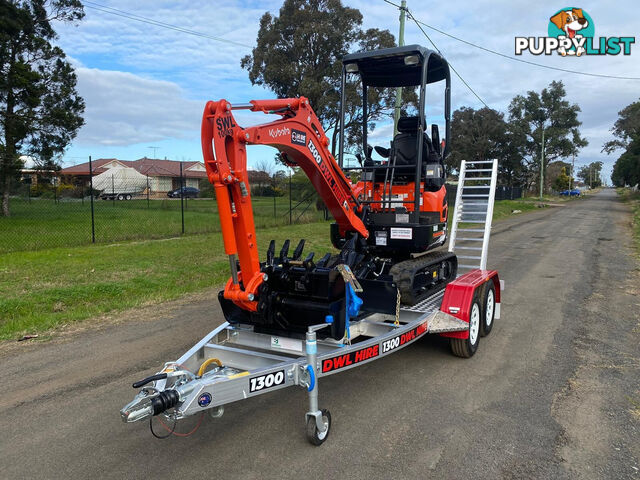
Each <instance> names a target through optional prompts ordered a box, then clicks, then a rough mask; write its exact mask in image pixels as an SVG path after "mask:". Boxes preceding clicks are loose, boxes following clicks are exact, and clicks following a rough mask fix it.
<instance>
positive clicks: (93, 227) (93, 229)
mask: <svg viewBox="0 0 640 480" xmlns="http://www.w3.org/2000/svg"><path fill="white" fill-rule="evenodd" d="M89 195H91V243H96V223H95V216H94V212H93V164H92V163H91V155H89Z"/></svg>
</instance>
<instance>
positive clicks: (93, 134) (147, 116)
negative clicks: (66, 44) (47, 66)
mask: <svg viewBox="0 0 640 480" xmlns="http://www.w3.org/2000/svg"><path fill="white" fill-rule="evenodd" d="M77 73H78V90H79V92H80V94H81V95H82V96H83V97H84V99H85V102H86V105H87V107H86V111H85V126H84V127H83V128H82V129H81V130H80V132H79V134H78V138H77V142H79V143H81V144H96V145H131V144H136V143H141V142H153V141H157V140H162V139H165V138H184V137H185V136H188V135H192V134H193V133H194V131H197V130H198V126H199V125H200V116H201V115H202V108H203V104H202V102H196V101H193V100H189V99H187V98H186V97H185V95H184V92H183V90H182V89H181V88H180V87H179V86H178V85H176V84H175V83H172V82H167V81H163V80H154V79H148V78H143V77H140V76H138V75H134V74H132V73H127V72H117V71H108V70H98V69H94V68H84V67H80V68H78V69H77Z"/></svg>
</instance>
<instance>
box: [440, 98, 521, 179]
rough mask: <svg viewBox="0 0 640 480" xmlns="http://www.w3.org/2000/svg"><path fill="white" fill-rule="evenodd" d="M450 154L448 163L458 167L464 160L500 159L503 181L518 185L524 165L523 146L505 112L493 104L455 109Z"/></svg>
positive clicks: (451, 166)
mask: <svg viewBox="0 0 640 480" xmlns="http://www.w3.org/2000/svg"><path fill="white" fill-rule="evenodd" d="M451 132H452V137H451V154H450V155H449V157H447V160H446V162H447V166H448V167H449V168H450V169H455V170H458V169H459V168H460V162H461V161H462V160H491V159H494V158H497V159H498V168H499V178H500V181H501V182H502V183H504V184H508V185H519V184H521V182H522V180H523V176H524V175H523V173H524V165H523V156H522V152H521V151H520V150H521V149H520V148H519V146H518V144H517V143H516V142H514V141H513V135H512V134H511V133H510V132H509V130H508V126H507V123H506V122H505V121H504V114H503V113H501V112H498V111H497V110H493V109H492V108H488V107H485V108H481V109H479V110H475V109H473V108H471V107H462V108H460V109H458V110H456V111H455V112H453V118H452V120H451Z"/></svg>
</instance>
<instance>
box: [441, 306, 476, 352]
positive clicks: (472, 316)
mask: <svg viewBox="0 0 640 480" xmlns="http://www.w3.org/2000/svg"><path fill="white" fill-rule="evenodd" d="M481 324H482V308H481V306H480V301H479V300H478V295H477V294H476V295H474V297H473V301H472V302H471V309H470V312H469V337H468V338H450V339H449V345H451V352H452V353H453V354H454V355H455V356H456V357H462V358H470V357H473V354H474V353H476V350H478V342H479V341H480V325H481Z"/></svg>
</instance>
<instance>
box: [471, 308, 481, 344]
mask: <svg viewBox="0 0 640 480" xmlns="http://www.w3.org/2000/svg"><path fill="white" fill-rule="evenodd" d="M479 330H480V307H479V306H478V304H477V303H474V304H473V307H471V318H470V319H469V340H470V341H471V344H472V345H475V343H476V341H477V340H478V331H479Z"/></svg>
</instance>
